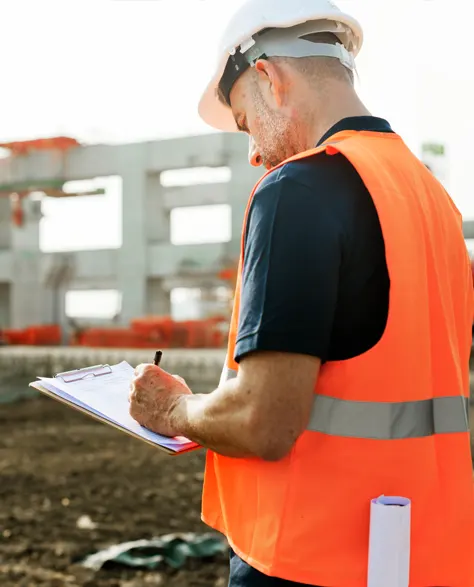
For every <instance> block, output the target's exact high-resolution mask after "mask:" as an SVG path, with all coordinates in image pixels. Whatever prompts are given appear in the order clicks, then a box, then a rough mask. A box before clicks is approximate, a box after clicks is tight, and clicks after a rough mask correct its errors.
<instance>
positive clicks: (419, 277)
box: [130, 0, 474, 587]
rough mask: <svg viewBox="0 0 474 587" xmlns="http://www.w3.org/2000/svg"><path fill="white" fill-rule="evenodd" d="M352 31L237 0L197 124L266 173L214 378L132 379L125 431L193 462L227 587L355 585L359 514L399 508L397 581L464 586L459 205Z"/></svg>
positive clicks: (307, 9) (467, 490)
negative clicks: (399, 125) (385, 100)
mask: <svg viewBox="0 0 474 587" xmlns="http://www.w3.org/2000/svg"><path fill="white" fill-rule="evenodd" d="M361 43H362V32H361V29H360V26H359V24H358V23H357V22H356V21H355V20H354V19H353V18H351V17H350V16H348V15H345V14H343V13H341V12H340V11H339V10H338V9H337V8H336V7H335V6H334V5H333V3H332V2H330V1H329V0H299V1H298V2H293V3H291V2H288V0H271V1H270V0H250V1H249V2H247V4H246V5H244V6H243V8H241V9H240V10H239V11H238V13H237V14H236V16H234V17H233V19H232V20H231V23H230V25H229V27H228V29H227V31H226V33H225V35H224V40H223V45H222V48H221V53H222V54H221V61H220V63H219V66H218V69H217V72H216V75H215V77H214V78H213V80H212V81H211V83H210V84H209V87H208V89H207V91H206V93H205V95H204V97H203V99H202V102H201V105H200V113H201V116H202V117H203V118H204V120H206V121H207V122H208V123H209V124H211V125H213V126H214V127H216V128H219V129H221V130H227V131H233V130H237V129H239V130H241V131H244V132H247V133H248V134H249V135H250V137H251V147H250V160H251V162H252V163H253V164H263V165H265V166H266V167H267V169H268V170H269V173H268V174H267V175H266V176H265V177H264V178H263V180H262V181H260V182H259V183H258V184H257V186H256V188H255V190H254V192H253V194H252V195H251V198H250V200H249V206H248V209H247V214H246V217H245V221H244V227H243V233H242V236H243V247H242V257H241V263H240V267H239V278H238V281H237V288H236V295H235V304H234V311H233V316H232V322H231V328H230V336H229V346H228V357H227V361H226V365H225V368H224V371H223V376H222V379H221V383H220V385H219V387H218V389H216V390H215V391H214V392H212V393H210V394H208V395H192V394H191V392H190V390H189V389H188V388H187V387H186V385H185V384H184V382H183V381H182V380H180V379H177V378H175V377H173V376H172V375H170V374H168V373H166V372H164V371H163V370H161V369H160V368H158V367H154V366H150V365H141V366H139V367H138V368H137V371H136V375H137V376H136V379H135V380H134V382H133V384H132V393H131V398H130V399H131V407H130V411H131V414H132V416H133V417H134V418H135V419H136V420H137V421H138V422H140V423H141V424H142V425H144V426H146V427H148V428H150V429H151V430H154V431H156V432H159V433H162V434H165V435H170V436H173V435H185V436H187V437H189V438H191V439H192V440H194V441H197V442H199V443H200V444H201V445H202V446H204V447H206V448H208V449H209V451H208V457H207V464H206V477H205V482H204V495H203V519H204V521H205V522H206V523H207V524H209V525H210V526H212V527H213V528H215V529H217V530H219V531H221V532H223V533H224V534H225V535H226V536H227V538H228V540H229V543H230V546H231V548H232V554H231V572H230V585H231V586H233V587H244V586H245V587H248V586H262V587H263V586H267V587H277V586H283V585H287V586H288V587H289V586H292V585H293V586H295V585H316V586H324V587H362V586H365V585H366V584H367V556H368V540H369V507H370V500H371V499H373V498H375V497H378V496H379V495H381V494H385V495H402V496H404V497H408V498H410V499H411V501H412V520H411V527H412V533H411V540H412V546H411V570H410V587H430V586H431V587H434V586H436V585H438V586H440V585H443V586H449V587H469V586H472V585H474V556H473V555H474V549H473V527H474V507H473V506H474V502H473V497H474V496H473V483H472V468H471V452H470V441H469V428H468V422H467V401H468V394H469V368H468V362H469V354H470V347H471V322H472V308H473V292H472V278H471V274H470V267H469V259H468V256H467V251H466V247H465V244H464V240H463V235H462V228H461V218H460V215H459V213H458V211H457V210H456V208H455V206H454V205H453V203H452V202H451V200H450V199H449V197H448V196H447V195H446V193H445V191H444V189H443V188H442V186H441V185H440V184H439V183H438V182H437V180H436V179H435V178H434V177H433V175H432V174H431V173H430V172H429V170H427V169H426V167H425V166H424V165H423V164H422V163H421V162H420V161H419V160H418V159H417V158H416V157H415V156H414V155H413V154H412V153H411V152H410V151H409V149H408V148H407V147H406V145H405V144H404V143H403V141H402V139H401V138H400V137H399V136H398V135H397V134H396V133H395V132H394V131H393V130H392V129H391V127H390V125H389V123H388V122H387V121H385V120H382V119H379V118H375V117H373V116H371V114H370V113H369V112H368V110H367V109H366V108H365V106H364V105H363V104H362V102H361V101H360V100H359V98H358V96H357V95H356V92H355V90H354V86H353V72H354V57H355V56H356V55H357V53H358V51H359V49H360V46H361Z"/></svg>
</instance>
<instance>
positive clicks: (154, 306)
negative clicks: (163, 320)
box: [146, 278, 171, 316]
mask: <svg viewBox="0 0 474 587" xmlns="http://www.w3.org/2000/svg"><path fill="white" fill-rule="evenodd" d="M146 313H147V314H148V315H149V316H170V315H171V300H170V292H169V291H168V290H166V289H165V288H164V283H163V280H162V279H154V278H151V279H148V280H147V305H146Z"/></svg>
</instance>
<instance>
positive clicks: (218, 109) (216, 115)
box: [198, 13, 363, 132]
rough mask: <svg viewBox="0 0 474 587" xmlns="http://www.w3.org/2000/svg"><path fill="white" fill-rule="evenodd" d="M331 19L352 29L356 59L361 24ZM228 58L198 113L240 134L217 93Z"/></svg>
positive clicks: (347, 17)
mask: <svg viewBox="0 0 474 587" xmlns="http://www.w3.org/2000/svg"><path fill="white" fill-rule="evenodd" d="M324 16H326V15H324ZM322 17H323V15H321V16H320V18H322ZM331 17H332V18H334V20H337V21H339V22H341V23H343V24H345V25H347V26H349V27H350V28H351V30H352V32H353V35H354V38H355V39H357V43H356V50H355V51H354V57H356V56H357V54H358V52H359V50H360V47H361V45H362V41H363V31H362V27H361V25H360V23H359V22H358V21H357V20H356V19H355V18H353V17H352V16H350V15H348V14H343V13H339V14H337V16H336V15H335V14H331V15H327V16H326V18H331ZM295 24H296V23H295ZM243 40H244V39H242V41H243ZM228 58H229V55H228V54H226V55H224V56H223V58H222V59H221V61H220V62H219V66H218V68H217V71H216V72H215V74H214V77H213V78H212V79H211V81H210V82H209V84H208V85H207V87H206V89H205V90H204V93H203V94H202V97H201V99H200V101H199V106H198V113H199V116H200V117H201V118H202V120H203V121H204V122H205V123H206V124H208V125H209V126H211V127H212V128H215V129H217V130H221V131H224V132H238V130H239V129H238V128H237V124H236V122H235V120H234V116H233V114H232V110H231V108H230V107H229V106H227V105H226V104H224V103H223V102H221V101H220V100H219V96H218V93H217V90H218V85H219V82H220V80H221V77H222V75H223V73H224V69H225V66H226V63H227V60H228Z"/></svg>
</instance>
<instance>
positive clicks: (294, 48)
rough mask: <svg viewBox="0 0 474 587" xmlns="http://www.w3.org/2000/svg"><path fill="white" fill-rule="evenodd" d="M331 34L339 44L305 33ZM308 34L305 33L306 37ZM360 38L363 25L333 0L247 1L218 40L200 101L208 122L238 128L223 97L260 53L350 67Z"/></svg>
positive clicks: (204, 118)
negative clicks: (316, 58) (333, 60)
mask: <svg viewBox="0 0 474 587" xmlns="http://www.w3.org/2000/svg"><path fill="white" fill-rule="evenodd" d="M315 33H333V34H334V35H335V36H336V37H337V38H338V39H339V41H340V44H337V45H330V44H325V43H318V42H316V43H315V42H311V40H309V39H308V36H309V35H312V34H315ZM305 37H306V38H305ZM362 41H363V32H362V27H361V25H360V24H359V23H358V21H357V20H356V19H355V18H353V17H352V16H350V15H348V14H345V13H343V12H341V10H339V8H338V7H337V6H336V5H335V4H334V3H333V1H332V0H247V2H245V4H244V5H243V6H242V7H241V8H240V9H239V10H238V11H237V12H236V13H235V14H234V15H233V17H232V18H231V20H230V22H229V24H228V26H227V28H226V30H225V32H224V34H223V36H222V39H221V42H220V44H219V52H218V63H217V67H216V71H215V74H214V76H213V78H212V80H211V81H210V83H209V84H208V86H207V88H206V90H205V92H204V94H203V96H202V98H201V101H200V103H199V114H200V116H201V118H202V119H203V120H204V122H206V123H207V124H209V125H210V126H212V127H214V128H217V129H219V130H224V131H237V130H238V129H237V125H236V123H235V121H234V117H233V116H232V111H231V109H230V106H228V105H226V104H224V103H223V102H222V101H221V100H220V99H219V95H218V91H219V88H220V90H221V93H222V94H224V96H226V97H227V99H228V95H229V94H230V90H231V89H232V86H233V84H234V83H235V81H236V80H237V78H238V77H239V76H240V75H242V73H243V72H244V71H245V70H246V69H247V68H248V67H251V66H253V65H254V64H255V62H256V61H257V60H258V59H261V58H262V57H277V56H279V57H309V56H311V55H318V56H327V57H336V58H338V59H340V61H341V62H342V63H343V64H344V65H345V66H346V67H347V68H349V69H351V70H354V69H355V63H354V58H355V57H356V56H357V54H358V53H359V51H360V48H361V46H362Z"/></svg>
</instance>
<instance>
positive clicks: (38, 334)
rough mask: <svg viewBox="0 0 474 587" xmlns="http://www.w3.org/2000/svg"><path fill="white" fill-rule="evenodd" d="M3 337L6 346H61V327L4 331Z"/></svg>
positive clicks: (33, 327) (45, 326) (51, 326)
mask: <svg viewBox="0 0 474 587" xmlns="http://www.w3.org/2000/svg"><path fill="white" fill-rule="evenodd" d="M3 336H4V338H5V341H6V342H7V344H16V345H18V344H21V345H37V346H50V345H54V346H56V345H60V344H61V327H60V326H58V325H57V324H51V325H40V326H28V328H24V329H23V330H18V329H8V328H7V329H6V330H4V331H3Z"/></svg>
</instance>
